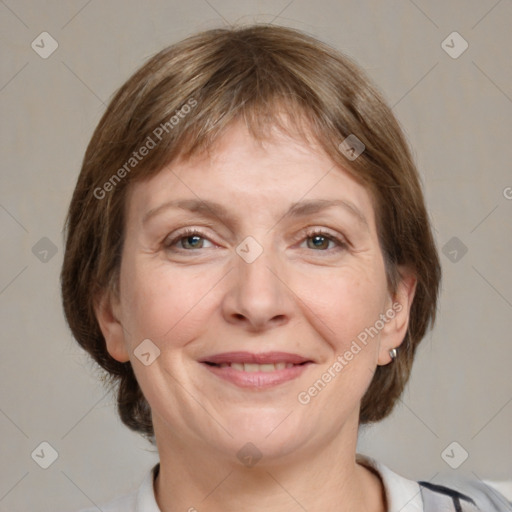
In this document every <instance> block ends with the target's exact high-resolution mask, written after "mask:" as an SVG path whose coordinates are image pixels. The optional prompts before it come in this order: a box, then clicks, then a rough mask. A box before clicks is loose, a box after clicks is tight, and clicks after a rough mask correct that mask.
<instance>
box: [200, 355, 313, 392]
mask: <svg viewBox="0 0 512 512" xmlns="http://www.w3.org/2000/svg"><path fill="white" fill-rule="evenodd" d="M199 362H200V363H202V364H203V366H204V367H205V368H206V369H208V370H209V371H210V372H212V373H213V374H214V375H216V376H217V377H219V378H221V379H222V380H225V381H229V382H230V383H231V384H234V385H236V386H238V387H241V388H252V389H254V390H262V389H267V388H270V387H273V386H277V385H279V384H283V383H285V382H288V381H291V380H293V379H296V378H297V377H299V376H300V375H301V374H302V373H303V372H304V371H305V370H306V368H307V367H308V366H310V365H312V364H313V363H314V361H312V360H310V359H307V358H305V357H302V356H299V355H298V354H289V353H286V352H265V353H259V354H255V353H251V352H225V353H223V354H216V355H213V356H209V357H206V358H204V359H203V360H201V361H199Z"/></svg>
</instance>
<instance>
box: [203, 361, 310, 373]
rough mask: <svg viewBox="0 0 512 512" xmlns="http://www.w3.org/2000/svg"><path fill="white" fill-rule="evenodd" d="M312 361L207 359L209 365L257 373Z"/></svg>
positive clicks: (283, 368)
mask: <svg viewBox="0 0 512 512" xmlns="http://www.w3.org/2000/svg"><path fill="white" fill-rule="evenodd" d="M308 362H310V361H304V362H303V363H299V364H294V363H287V362H284V361H283V362H280V363H264V364H258V363H220V364H216V363H212V362H209V361H205V364H207V365H209V366H215V367H217V368H233V370H236V371H238V372H249V373H255V372H263V373H270V372H275V371H277V370H285V369H286V368H293V367H294V366H302V365H305V364H308Z"/></svg>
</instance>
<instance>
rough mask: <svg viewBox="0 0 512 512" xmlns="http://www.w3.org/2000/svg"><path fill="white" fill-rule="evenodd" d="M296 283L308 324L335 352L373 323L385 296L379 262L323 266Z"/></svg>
mask: <svg viewBox="0 0 512 512" xmlns="http://www.w3.org/2000/svg"><path fill="white" fill-rule="evenodd" d="M296 286H297V288H298V289H300V297H301V298H302V299H303V301H304V304H305V306H306V307H305V308H304V312H305V314H307V315H308V317H309V320H310V323H312V324H313V325H314V326H315V328H316V329H317V330H318V331H319V332H320V333H321V334H322V337H323V338H324V339H325V340H327V341H328V342H329V344H330V345H331V347H332V349H333V350H335V351H336V353H340V352H344V351H345V350H347V349H348V348H349V347H350V345H351V343H352V341H353V340H355V339H357V337H358V336H359V335H360V334H361V333H362V332H365V329H367V328H370V327H372V326H373V325H374V324H375V322H376V321H377V320H378V319H379V314H380V313H382V312H383V305H384V304H385V300H386V297H387V288H386V280H385V274H384V271H383V269H380V267H379V265H374V266H366V267H365V268H364V269H361V268H358V267H357V266H352V267H350V268H349V267H346V268H343V269H337V270H334V269H327V270H326V271H325V272H324V271H322V272H319V273H316V274H315V275H311V274H310V275H309V276H308V277H307V278H306V277H305V276H304V278H302V279H301V280H300V282H297V285H296ZM308 312H309V313H308ZM363 337H364V336H363Z"/></svg>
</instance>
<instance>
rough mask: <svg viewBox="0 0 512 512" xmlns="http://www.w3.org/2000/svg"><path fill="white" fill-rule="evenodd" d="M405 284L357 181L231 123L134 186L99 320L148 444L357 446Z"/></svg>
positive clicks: (399, 329) (229, 449)
mask: <svg viewBox="0 0 512 512" xmlns="http://www.w3.org/2000/svg"><path fill="white" fill-rule="evenodd" d="M400 289H402V288H399V293H398V295H397V296H395V297H391V296H390V294H389V292H388V288H387V282H386V275H385V269H384V262H383V256H382V254H381V250H380V247H379V243H378V238H377V231H376V225H375V218H374V210H373V207H372V203H371V200H370V197H369V194H368V193H367V192H366V190H365V188H363V187H362V186H361V185H359V184H358V183H357V182H356V181H354V179H353V178H351V177H350V176H349V174H347V173H346V172H345V171H344V170H343V169H341V168H339V167H337V166H335V165H334V164H333V162H332V161H331V160H330V159H329V158H328V157H327V156H326V155H325V154H324V153H322V152H321V151H320V150H319V149H314V148H312V147H310V146H307V145H305V144H304V143H302V142H298V141H297V140H294V139H291V138H288V137H287V136H285V135H283V134H281V133H277V132H276V133H275V137H273V139H272V142H271V143H270V142H266V143H264V144H263V145H260V144H258V143H257V142H255V141H254V140H253V139H252V138H251V136H250V135H249V133H248V132H247V131H246V129H245V128H244V127H243V125H241V124H235V125H233V126H232V127H231V128H230V129H229V130H228V131H227V132H226V133H225V134H224V135H223V137H222V138H221V139H220V140H219V142H218V143H217V144H216V146H215V151H214V152H213V153H212V154H211V155H209V156H205V155H203V156H202V157H200V158H199V157H198V158H195V159H192V160H189V161H184V162H178V163H173V164H171V165H170V166H169V167H168V168H165V169H163V170H162V171H161V172H160V173H158V174H157V175H155V176H154V177H152V178H151V179H149V180H148V181H145V182H141V183H136V184H135V185H133V188H132V189H131V193H130V195H129V197H128V204H127V220H126V238H125V244H124V248H123V255H122V264H121V274H120V296H119V299H112V302H111V303H110V305H111V307H105V304H109V302H108V301H106V302H104V303H103V306H102V308H100V309H99V310H98V318H99V321H100V325H101V327H102V330H103V333H104V334H105V338H106V340H107V347H108V350H109V352H110V353H111V355H113V356H114V357H115V358H116V359H118V360H120V361H127V360H130V361H131V364H132V365H133V368H134V371H135V374H136V376H137V380H138V382H139V384H140V386H141V388H142V390H143V392H144V394H145V396H146V398H147V400H148V401H149V404H150V405H151V409H152V414H153V423H154V427H155V432H156V434H157V441H160V442H162V438H165V439H167V440H168V441H169V442H172V440H174V442H176V440H180V442H182V443H183V442H185V443H189V445H190V446H197V447H198V448H199V447H200V448H201V449H202V450H204V449H210V450H214V451H216V452H218V453H222V454H224V455H225V456H228V457H231V456H232V457H235V456H236V455H237V453H238V452H239V450H240V449H241V448H242V447H243V446H244V445H245V444H246V443H247V442H251V443H252V444H253V445H255V446H256V447H257V449H258V450H259V451H260V452H261V453H262V454H263V455H264V456H266V457H267V458H268V460H272V458H275V457H286V456H287V455H289V456H292V455H291V454H294V453H295V454H296V453H307V451H308V450H318V449H319V447H320V446H321V445H322V443H326V442H327V441H333V440H336V439H340V442H343V441H341V439H342V438H343V436H345V438H347V435H348V432H350V433H351V434H350V435H349V437H350V438H351V439H352V441H353V439H354V437H355V435H356V434H355V433H356V432H357V424H358V414H359V405H360V401H361V398H362V396H363V394H364V392H365V390H366V389H367V387H368V385H369V383H370V381H371V379H372V377H373V374H374V371H375V369H376V365H377V364H388V363H389V362H390V357H389V349H390V348H393V347H396V346H398V345H399V344H400V342H401V341H402V339H403V336H404V335H405V330H406V327H407V316H408V309H409V303H408V300H409V299H408V296H407V291H406V292H404V293H402V294H401V295H400ZM397 301H398V302H397ZM398 303H399V305H397V304H398ZM110 312H111V313H112V314H110ZM148 340H150V341H148ZM329 377H330V378H329ZM159 438H160V439H159ZM251 449H253V448H247V447H246V448H244V450H249V451H250V450H251ZM301 450H302V452H301ZM241 453H242V454H243V453H245V452H243V450H242V452H241ZM239 457H240V454H239Z"/></svg>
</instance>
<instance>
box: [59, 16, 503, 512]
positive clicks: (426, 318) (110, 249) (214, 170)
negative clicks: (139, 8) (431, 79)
mask: <svg viewBox="0 0 512 512" xmlns="http://www.w3.org/2000/svg"><path fill="white" fill-rule="evenodd" d="M439 281H440V265H439V260H438V256H437V252H436V248H435V244H434V241H433V237H432V233H431V228H430V225H429V220H428V215H427V213H426V210H425V206H424V200H423V196H422V192H421V188H420V185H419V180H418V175H417V171H416V169H415V167H414V164H413V162H412V159H411V156H410V152H409V150H408V148H407V145H406V142H405V140H404V137H403V135H402V133H401V131H400V128H399V126H398V124H397V122H396V120H395V119H394V117H393V115H392V113H391V111H390V109H389V108H388V107H387V106H386V105H385V103H384V102H383V100H382V98H381V97H380V95H379V94H378V93H377V92H376V91H375V89H374V88H373V86H372V85H371V84H370V83H369V81H368V79H367V78H366V77H365V76H364V75H363V73H362V72H361V70H360V69H358V68H357V67H356V66H355V65H354V64H353V63H351V62H350V61H349V60H348V59H347V58H346V57H344V56H342V55H340V54H339V53H337V52H336V51H334V50H333V49H332V48H330V47H328V46H327V45H325V44H323V43H320V42H319V41H317V40H315V39H313V38H311V37H309V36H306V35H304V34H302V33H300V32H297V31H294V30H291V29H285V28H282V27H275V26H251V27H247V28H242V29H237V30H211V31H208V32H204V33H200V34H198V35H196V36H193V37H191V38H189V39H187V40H185V41H182V42H180V43H178V44H176V45H174V46H172V47H170V48H167V49H165V50H163V51H162V52H160V53H159V54H157V55H156V56H155V57H153V58H152V59H151V60H149V61H148V62H147V63H146V64H145V65H144V66H143V67H142V68H141V69H140V70H139V71H138V72H137V73H135V74H134V75H133V76H132V77H131V78H130V79H129V80H128V81H127V82H126V83H125V84H124V85H123V86H122V87H121V89H120V90H119V91H118V93H117V94H116V95H115V97H114V98H113V100H112V101H111V103H110V105H109V107H108V109H107V111H106V113H105V114H104V116H103V118H102V120H101V121H100V123H99V125H98V127H97V129H96V131H95V133H94V135H93V137H92V140H91V142H90V144H89V147H88V149H87V152H86V155H85V158H84V162H83V167H82V171H81V173H80V176H79V179H78V183H77V186H76V189H75V192H74V195H73V199H72V202H71V206H70V209H69V214H68V219H67V242H66V253H65V260H64V265H63V270H62V292H63V302H64V307H65V312H66V316H67V319H68V322H69V325H70V327H71V329H72V331H73V333H74V336H75V337H76V339H77V340H78V342H79V343H80V344H81V345H82V346H83V347H84V348H85V350H87V351H88V352H89V354H91V356H92V357H93V358H94V359H95V360H96V361H97V362H98V363H99V364H100V365H101V366H102V367H103V368H104V369H105V370H106V371H107V372H108V374H109V375H110V376H111V380H112V383H113V384H114V385H117V386H118V410H119V414H120V417H121V419H122V421H123V422H124V423H125V424H126V425H127V426H128V427H130V428H131V429H133V430H135V431H138V432H140V433H142V434H143V435H145V436H146V437H147V438H148V439H149V440H150V441H152V442H154V443H155V444H156V446H157V449H158V452H159V456H160V463H159V464H158V465H157V466H156V467H155V468H153V470H152V471H151V473H150V474H148V475H147V478H146V480H145V481H144V483H143V484H142V486H141V487H140V489H139V490H138V491H135V492H134V493H133V494H131V495H129V496H125V497H123V498H120V499H118V500H116V501H114V502H112V503H111V504H109V505H107V506H105V507H102V510H103V511H104V512H107V511H117V510H123V511H132V510H133V511H135V510H137V511H144V512H149V511H152V512H153V511H158V510H160V511H162V512H175V511H178V510H189V511H194V510H198V511H202V510H209V511H221V510H222V511H229V510H235V509H236V510H244V511H253V510H265V511H273V510H280V511H281V510H308V511H312V510H324V511H348V510H351V511H353V510H364V511H372V512H377V511H385V510H389V511H397V512H398V510H401V511H403V512H406V511H412V510H414V511H417V510H426V511H428V510H436V511H437V510H464V511H466V510H467V511H471V510H479V508H477V502H478V501H479V500H481V501H480V503H490V501H489V500H491V499H492V498H491V497H490V496H491V494H492V491H491V490H490V489H487V488H485V489H484V492H480V493H477V492H476V491H475V489H474V488H468V493H467V494H466V493H459V492H457V491H455V490H453V489H447V488H444V487H439V486H433V485H431V484H428V483H422V484H419V483H417V482H413V481H410V480H407V479H405V478H402V477H400V476H398V475H396V474H395V473H393V472H392V471H391V470H389V469H388V468H386V467H384V466H383V465H382V464H380V463H378V462H377V461H374V460H372V459H369V458H366V457H362V456H359V455H356V442H357V433H358V427H359V425H361V424H366V423H370V422H376V421H379V420H381V419H382V418H384V417H386V416H387V415H389V414H390V412H391V410H392V408H393V405H394V404H395V402H396V401H397V399H398V397H399V396H400V394H401V392H402V390H403V388H404V386H405V384H406V382H407V380H408V377H409V373H410V370H411V366H412V363H413V358H414V354H415V350H416V348H417V346H418V344H419V342H420V341H421V339H422V338H423V337H424V335H425V333H426V331H427V329H428V328H429V327H430V326H431V325H432V324H433V322H434V318H435V311H436V302H437V296H438V287H439ZM469 491H471V492H469ZM486 495H487V497H485V496H486ZM484 500H487V501H484ZM485 506H487V505H485ZM489 506H490V505H489ZM443 507H444V508H443ZM482 510H483V509H482ZM488 510H499V508H497V506H496V508H492V509H491V508H488Z"/></svg>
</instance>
